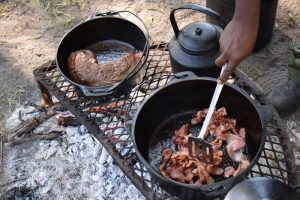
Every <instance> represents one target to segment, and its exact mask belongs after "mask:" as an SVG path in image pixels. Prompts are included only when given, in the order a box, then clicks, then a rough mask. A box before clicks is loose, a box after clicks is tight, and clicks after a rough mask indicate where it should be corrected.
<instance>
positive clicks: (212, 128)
mask: <svg viewBox="0 0 300 200" xmlns="http://www.w3.org/2000/svg"><path fill="white" fill-rule="evenodd" d="M206 114H207V109H204V110H200V111H199V112H197V114H196V116H195V117H194V118H192V119H191V125H190V124H188V123H187V124H183V125H182V126H181V127H180V128H179V129H178V130H175V132H174V136H173V138H172V141H173V143H174V144H175V145H176V150H174V148H173V149H172V148H171V147H167V148H164V149H163V151H162V161H161V163H160V166H159V170H160V172H161V173H162V175H163V176H165V177H167V178H170V179H173V180H175V181H178V182H182V183H188V184H197V185H203V184H211V183H214V182H215V178H216V177H218V176H222V177H223V178H230V177H231V176H236V175H238V174H239V173H241V172H242V171H243V170H245V169H246V168H247V167H248V166H249V165H250V162H249V160H248V158H247V156H246V154H245V148H246V141H245V139H246V130H245V129H244V128H238V127H237V124H236V120H235V119H233V118H230V117H228V116H227V112H226V109H225V108H224V107H223V108H219V109H218V110H216V111H215V112H214V114H213V117H212V120H211V122H210V124H209V127H208V134H207V136H206V137H210V138H211V140H212V141H211V144H212V147H213V150H214V157H213V161H212V162H211V163H205V162H203V161H201V160H200V159H199V158H198V157H194V156H191V155H189V152H188V137H189V134H190V132H189V130H190V126H196V125H198V124H200V123H201V122H202V121H203V120H204V119H205V116H206ZM226 159H229V160H231V162H229V163H236V165H235V166H231V165H229V164H228V165H226V167H224V166H223V165H221V164H222V162H223V161H224V160H226Z"/></svg>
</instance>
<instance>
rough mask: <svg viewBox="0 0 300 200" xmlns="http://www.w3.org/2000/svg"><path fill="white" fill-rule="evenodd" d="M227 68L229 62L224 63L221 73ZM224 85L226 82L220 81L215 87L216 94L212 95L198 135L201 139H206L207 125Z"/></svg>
mask: <svg viewBox="0 0 300 200" xmlns="http://www.w3.org/2000/svg"><path fill="white" fill-rule="evenodd" d="M226 68H227V63H225V64H224V65H223V67H222V70H221V75H222V74H223V72H224V71H225V69H226ZM223 86H224V83H218V84H217V86H216V89H215V92H214V95H213V97H212V100H211V102H210V105H209V108H208V111H207V114H206V117H205V120H204V122H203V126H202V128H201V130H200V133H199V135H198V138H200V139H204V135H205V133H206V130H207V127H208V125H209V122H210V120H211V117H212V115H213V113H214V110H215V107H216V105H217V102H218V99H219V96H220V94H221V91H222V88H223Z"/></svg>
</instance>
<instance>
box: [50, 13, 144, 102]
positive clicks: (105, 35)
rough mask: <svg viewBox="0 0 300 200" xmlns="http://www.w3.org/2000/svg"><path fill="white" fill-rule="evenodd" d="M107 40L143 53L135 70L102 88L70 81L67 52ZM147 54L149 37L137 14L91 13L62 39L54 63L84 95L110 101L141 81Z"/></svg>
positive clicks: (68, 53)
mask: <svg viewBox="0 0 300 200" xmlns="http://www.w3.org/2000/svg"><path fill="white" fill-rule="evenodd" d="M122 13H129V14H131V15H133V16H135V17H136V18H137V19H138V20H139V21H140V22H141V24H142V25H143V26H144V28H143V29H144V30H142V29H141V28H140V27H139V26H138V25H136V24H135V23H133V22H131V21H129V20H128V19H125V18H124V17H122V16H121V15H120V14H122ZM107 40H110V41H118V42H120V43H121V44H126V45H127V46H131V47H133V48H135V49H136V50H139V51H141V52H143V56H142V57H141V59H140V60H139V62H138V63H137V65H136V66H135V68H134V69H133V70H132V71H131V72H130V73H129V74H128V75H127V76H126V77H125V78H124V79H123V80H122V81H121V82H119V83H116V84H113V85H109V86H105V87H92V86H86V85H82V84H80V83H78V82H75V81H74V80H72V79H71V78H70V74H69V71H68V57H69V55H70V54H71V52H75V51H76V50H80V49H86V48H88V47H89V46H92V45H94V44H97V43H99V42H101V41H107ZM148 53H149V34H148V31H147V28H146V26H145V25H144V23H143V21H142V20H141V19H140V18H139V17H138V16H137V15H135V14H133V13H131V12H130V11H116V12H106V13H97V14H93V15H92V16H91V17H90V19H89V20H87V21H85V22H83V23H81V24H79V25H77V26H76V27H74V28H73V29H72V30H70V31H69V32H68V33H67V34H66V35H65V36H64V38H63V39H62V41H61V42H60V45H59V47H58V50H57V55H56V63H57V65H58V68H59V70H60V72H61V73H62V75H63V76H64V77H65V78H66V79H67V80H68V81H69V82H71V83H72V84H73V85H75V86H76V87H77V88H79V89H80V91H82V92H83V94H84V95H86V96H91V97H103V98H104V97H105V98H110V97H115V96H119V95H120V94H123V93H126V92H127V91H129V90H130V88H132V87H133V86H135V85H136V84H138V83H139V82H140V81H141V80H142V78H143V76H144V74H145V71H146V69H145V68H146V67H145V62H146V59H147V57H148Z"/></svg>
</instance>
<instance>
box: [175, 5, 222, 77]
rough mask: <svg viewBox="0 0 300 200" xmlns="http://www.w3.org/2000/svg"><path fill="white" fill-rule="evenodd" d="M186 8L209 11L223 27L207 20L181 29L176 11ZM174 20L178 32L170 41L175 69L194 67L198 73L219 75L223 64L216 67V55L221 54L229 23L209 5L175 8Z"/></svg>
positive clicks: (185, 69)
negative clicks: (221, 43) (220, 66)
mask: <svg viewBox="0 0 300 200" xmlns="http://www.w3.org/2000/svg"><path fill="white" fill-rule="evenodd" d="M184 9H190V10H195V11H198V12H201V13H205V14H206V15H207V16H209V17H211V18H212V19H214V20H215V21H216V22H217V23H218V24H219V25H220V27H219V26H216V25H213V24H210V23H205V22H193V23H191V24H188V25H186V26H185V27H183V28H182V29H181V30H179V29H178V25H177V22H176V19H175V12H176V11H178V10H184ZM170 21H171V25H172V27H173V30H174V33H175V35H174V36H173V37H172V39H171V41H170V44H169V53H170V60H171V66H172V70H173V72H175V73H177V72H182V71H192V72H194V73H195V74H196V75H198V76H209V77H218V76H219V75H220V70H221V68H219V67H216V65H215V59H216V58H217V57H218V56H219V48H220V45H219V38H220V35H221V33H222V31H223V28H224V27H225V25H226V23H225V21H224V20H223V19H222V17H221V16H220V15H219V14H218V13H216V12H214V11H213V10H210V9H209V8H206V7H203V6H200V5H197V4H184V5H183V6H180V7H178V8H176V9H174V10H172V12H171V14H170Z"/></svg>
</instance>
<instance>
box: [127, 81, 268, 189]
mask: <svg viewBox="0 0 300 200" xmlns="http://www.w3.org/2000/svg"><path fill="white" fill-rule="evenodd" d="M186 81H211V82H216V83H217V79H216V78H211V77H192V78H188V79H183V80H176V81H175V82H169V83H167V84H166V85H164V86H162V87H160V88H158V89H156V90H155V91H153V92H152V94H150V95H149V96H148V98H147V99H145V100H144V101H143V102H142V104H141V105H140V106H139V108H138V110H137V112H136V114H135V117H134V119H133V125H132V131H131V137H132V139H133V146H134V149H135V151H136V154H137V157H138V159H139V160H140V161H141V162H142V163H143V164H144V165H145V167H146V168H147V170H149V174H150V176H151V174H154V176H155V177H156V178H158V179H160V180H163V181H164V182H167V183H168V184H172V185H174V184H175V185H178V186H182V187H187V188H190V189H194V190H200V191H202V192H203V193H204V194H207V195H209V193H210V192H213V191H215V190H218V189H224V188H225V187H224V186H223V188H220V184H223V183H224V185H226V184H228V183H232V182H233V181H235V180H238V179H239V178H240V177H243V176H244V177H245V176H247V175H248V174H249V173H250V171H251V169H252V168H253V166H254V165H255V164H256V162H257V161H258V159H259V157H260V155H261V152H262V150H263V148H264V145H265V142H266V130H265V128H264V125H263V124H262V122H263V120H262V117H261V114H260V112H258V110H259V109H258V106H257V105H256V103H255V102H254V101H253V100H252V99H251V98H250V97H249V95H248V94H247V95H246V92H245V91H244V90H242V89H241V88H239V87H237V86H235V85H233V84H229V83H228V82H225V83H224V84H225V85H226V86H227V87H230V88H232V89H234V90H237V91H238V92H239V93H240V94H242V95H243V96H244V97H245V98H246V99H247V100H249V101H250V102H251V103H252V105H253V106H254V108H255V111H256V112H257V114H258V116H259V118H260V122H261V131H262V139H261V143H260V146H259V149H258V152H257V153H256V155H255V157H254V158H253V160H252V161H251V162H250V165H249V166H248V167H247V168H246V169H245V170H244V171H243V172H241V173H240V174H238V175H237V176H234V177H230V178H228V179H225V180H223V181H219V182H216V183H212V184H205V185H195V184H187V183H181V182H177V181H175V180H172V179H168V178H166V177H164V176H163V175H162V174H161V173H160V172H159V171H157V169H155V168H154V167H152V166H151V165H150V164H149V163H148V161H147V160H146V159H145V158H144V156H142V154H141V153H140V151H139V149H138V148H137V143H136V139H135V126H136V121H137V119H138V117H139V114H140V112H141V110H142V109H143V107H144V105H145V104H146V103H147V102H148V101H149V100H150V99H151V98H153V96H155V95H156V93H157V92H159V91H160V90H163V89H165V88H168V87H170V86H173V85H174V84H180V83H182V82H186ZM150 171H151V172H150ZM245 178H246V177H245ZM234 185H235V184H234Z"/></svg>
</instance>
